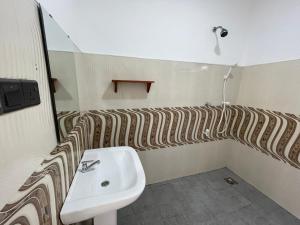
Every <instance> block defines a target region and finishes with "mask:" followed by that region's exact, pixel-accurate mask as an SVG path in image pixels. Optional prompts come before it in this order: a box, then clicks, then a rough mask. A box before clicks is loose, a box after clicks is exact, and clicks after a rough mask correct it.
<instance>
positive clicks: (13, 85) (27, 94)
mask: <svg viewBox="0 0 300 225" xmlns="http://www.w3.org/2000/svg"><path fill="white" fill-rule="evenodd" d="M40 103H41V100H40V94H39V86H38V83H37V82H36V81H34V80H18V79H3V78H1V79H0V114H4V113H8V112H13V111H16V110H19V109H24V108H26V107H29V106H34V105H38V104H40Z"/></svg>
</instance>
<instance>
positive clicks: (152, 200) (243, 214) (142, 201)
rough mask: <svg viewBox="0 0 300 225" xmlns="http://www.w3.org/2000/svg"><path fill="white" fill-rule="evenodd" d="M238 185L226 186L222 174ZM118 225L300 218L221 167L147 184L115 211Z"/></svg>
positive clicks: (268, 222)
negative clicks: (125, 205) (232, 179)
mask: <svg viewBox="0 0 300 225" xmlns="http://www.w3.org/2000/svg"><path fill="white" fill-rule="evenodd" d="M228 176H230V177H233V178H234V179H235V180H236V181H238V183H239V184H237V185H233V186H231V185H229V184H227V183H226V182H225V181H224V178H225V177H228ZM118 225H300V221H299V220H298V219H296V218H295V217H294V216H293V215H291V214H290V213H288V212H287V211H286V210H284V209H283V208H281V207H280V206H279V205H277V204H276V203H275V202H274V201H272V200H271V199H269V198H267V197H266V196H265V195H263V194H262V193H261V192H259V191H257V190H256V189H255V188H254V187H253V186H251V185H249V184H248V183H246V182H245V181H243V180H242V179H241V178H239V177H238V176H236V175H235V174H234V173H232V172H231V171H230V170H228V169H226V168H224V169H220V170H215V171H212V172H207V173H202V174H199V175H194V176H189V177H183V178H179V179H175V180H171V181H167V182H162V183H157V184H152V185H148V186H146V189H145V191H144V193H143V194H142V196H141V197H140V198H139V199H138V200H137V201H136V202H135V203H133V204H132V205H130V206H128V207H126V208H123V209H121V210H119V211H118Z"/></svg>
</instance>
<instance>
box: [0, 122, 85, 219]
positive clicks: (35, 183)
mask: <svg viewBox="0 0 300 225" xmlns="http://www.w3.org/2000/svg"><path fill="white" fill-rule="evenodd" d="M89 125H90V124H89V121H88V120H87V119H86V118H84V117H83V118H80V119H79V121H78V123H77V125H76V126H75V127H74V129H73V130H72V131H71V132H70V133H69V135H68V136H67V137H66V138H65V140H64V141H63V142H62V143H61V144H59V145H58V146H57V147H56V148H55V149H54V150H53V151H52V152H51V153H50V155H49V156H48V157H47V158H46V159H45V160H44V161H43V162H42V163H41V166H40V167H39V168H38V169H37V170H36V171H35V172H34V173H33V174H32V175H31V176H30V177H29V178H28V179H27V181H26V182H25V183H24V184H23V186H22V187H20V189H19V191H18V193H17V194H16V196H15V197H14V199H13V200H11V201H10V203H8V204H7V205H5V206H4V208H3V209H2V210H1V211H0V224H1V225H4V224H5V225H6V224H7V225H17V224H21V225H29V224H30V225H38V224H40V225H61V224H62V223H61V221H60V218H59V213H60V210H61V207H62V204H63V202H64V200H65V198H66V195H67V192H68V190H69V187H70V185H71V182H72V180H73V177H74V174H75V172H76V169H77V167H78V164H79V161H80V159H81V156H82V153H83V152H84V150H85V149H89V148H90V143H89V137H88V136H89V135H90V127H89Z"/></svg>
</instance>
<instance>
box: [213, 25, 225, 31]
mask: <svg viewBox="0 0 300 225" xmlns="http://www.w3.org/2000/svg"><path fill="white" fill-rule="evenodd" d="M220 28H221V29H222V28H223V27H222V26H217V27H213V32H216V31H217V30H218V29H220Z"/></svg>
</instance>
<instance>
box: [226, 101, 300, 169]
mask: <svg viewBox="0 0 300 225" xmlns="http://www.w3.org/2000/svg"><path fill="white" fill-rule="evenodd" d="M227 132H228V133H227V134H228V135H229V137H231V138H233V139H234V140H236V141H239V142H241V143H242V144H245V145H248V146H249V147H251V148H253V149H256V150H259V151H261V152H262V153H263V154H266V155H269V156H271V157H273V158H274V159H277V160H281V161H283V162H285V163H289V164H290V165H291V166H293V167H295V168H298V169H299V168H300V117H299V116H296V115H293V114H290V113H282V112H277V111H270V110H264V109H256V108H252V107H244V106H238V105H236V106H231V107H230V124H229V127H228V130H227Z"/></svg>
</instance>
